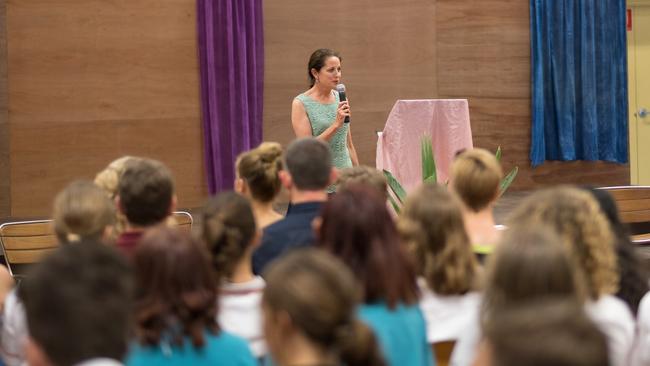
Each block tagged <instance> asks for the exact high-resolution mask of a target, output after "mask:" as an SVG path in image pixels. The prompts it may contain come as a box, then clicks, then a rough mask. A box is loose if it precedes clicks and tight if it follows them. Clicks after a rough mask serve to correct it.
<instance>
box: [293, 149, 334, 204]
mask: <svg viewBox="0 0 650 366" xmlns="http://www.w3.org/2000/svg"><path fill="white" fill-rule="evenodd" d="M284 160H285V165H286V168H287V170H288V171H289V174H291V180H292V182H293V184H294V185H295V186H296V188H297V189H299V190H303V191H317V190H324V189H325V188H327V186H328V184H329V183H330V177H331V172H332V153H331V152H330V147H329V145H327V144H326V143H324V142H322V141H320V140H318V139H315V138H312V137H307V138H301V139H297V140H295V141H293V142H292V143H290V144H289V146H288V147H287V152H286V153H285V157H284Z"/></svg>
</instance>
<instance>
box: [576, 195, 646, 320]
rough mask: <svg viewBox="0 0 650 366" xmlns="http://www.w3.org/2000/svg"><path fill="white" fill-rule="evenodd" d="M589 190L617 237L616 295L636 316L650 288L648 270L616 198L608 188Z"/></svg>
mask: <svg viewBox="0 0 650 366" xmlns="http://www.w3.org/2000/svg"><path fill="white" fill-rule="evenodd" d="M588 191H589V192H590V193H591V194H592V195H593V196H594V198H596V201H598V205H599V206H600V209H601V210H602V211H603V213H604V214H605V217H606V218H607V220H608V221H609V223H610V227H611V229H612V233H613V234H614V237H615V241H616V245H615V248H616V257H617V259H618V269H619V272H620V280H619V283H618V292H617V293H616V296H617V297H618V298H619V299H621V300H623V301H625V303H627V305H628V306H629V307H630V309H631V310H632V313H633V314H634V315H635V316H636V315H637V311H638V309H639V304H640V303H641V299H642V298H643V297H644V296H645V295H646V294H647V293H648V290H650V289H649V288H648V280H649V276H648V271H647V270H646V269H645V268H644V267H643V264H642V262H641V259H640V258H639V256H638V254H637V253H636V251H635V249H634V244H632V242H631V241H630V235H629V233H628V230H627V228H626V227H625V226H624V225H623V223H622V222H621V219H620V217H619V215H618V208H617V207H616V201H614V198H612V196H611V195H610V194H609V193H608V192H607V191H606V190H602V189H588ZM649 310H650V309H649Z"/></svg>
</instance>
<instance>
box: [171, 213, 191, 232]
mask: <svg viewBox="0 0 650 366" xmlns="http://www.w3.org/2000/svg"><path fill="white" fill-rule="evenodd" d="M172 218H173V219H174V222H175V223H176V225H178V228H179V229H180V230H182V231H185V232H188V233H191V232H192V224H193V223H194V219H192V215H191V214H190V213H189V212H187V211H174V212H173V213H172Z"/></svg>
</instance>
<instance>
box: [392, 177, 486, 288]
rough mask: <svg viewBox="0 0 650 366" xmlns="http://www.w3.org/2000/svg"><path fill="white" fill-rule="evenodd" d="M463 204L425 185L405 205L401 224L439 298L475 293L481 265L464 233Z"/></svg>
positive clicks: (404, 235) (401, 231) (400, 220)
mask: <svg viewBox="0 0 650 366" xmlns="http://www.w3.org/2000/svg"><path fill="white" fill-rule="evenodd" d="M459 205H460V203H459V202H458V201H457V200H456V199H454V197H453V196H452V195H451V194H450V193H448V192H447V191H446V190H445V189H444V188H443V187H441V186H438V185H433V184H425V185H423V186H421V187H420V188H418V189H417V190H416V191H415V192H413V193H412V194H411V195H410V196H409V198H408V199H407V201H406V204H405V205H404V209H403V210H402V213H401V216H400V218H399V221H398V226H397V227H398V231H399V233H400V236H401V237H402V239H403V240H404V241H405V242H406V243H407V244H408V245H409V246H410V247H411V248H413V250H412V251H411V252H413V253H414V259H415V261H416V262H417V267H418V271H419V272H420V274H421V275H423V276H424V278H425V279H426V281H427V284H428V285H429V288H431V289H432V290H433V291H435V292H436V293H438V294H440V295H458V294H464V293H467V292H468V291H472V290H476V289H477V288H478V287H479V283H478V276H479V275H478V263H477V261H476V257H475V256H474V253H472V247H471V245H470V242H469V237H468V236H467V233H466V232H465V226H464V223H463V215H462V213H461V210H460V207H459Z"/></svg>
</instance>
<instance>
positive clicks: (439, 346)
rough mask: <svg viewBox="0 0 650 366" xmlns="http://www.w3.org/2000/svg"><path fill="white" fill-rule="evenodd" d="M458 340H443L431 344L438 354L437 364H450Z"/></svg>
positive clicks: (442, 365) (441, 365)
mask: <svg viewBox="0 0 650 366" xmlns="http://www.w3.org/2000/svg"><path fill="white" fill-rule="evenodd" d="M455 344H456V341H442V342H436V343H433V344H432V345H431V348H432V350H433V352H434V353H435V355H436V366H448V365H449V361H450V360H451V353H452V352H453V351H454V345H455Z"/></svg>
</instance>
